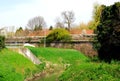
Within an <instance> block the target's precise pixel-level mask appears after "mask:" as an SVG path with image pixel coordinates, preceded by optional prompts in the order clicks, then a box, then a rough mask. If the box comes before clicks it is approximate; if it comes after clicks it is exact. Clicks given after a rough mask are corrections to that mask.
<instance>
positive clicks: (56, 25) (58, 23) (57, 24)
mask: <svg viewBox="0 0 120 81" xmlns="http://www.w3.org/2000/svg"><path fill="white" fill-rule="evenodd" d="M55 27H56V28H64V23H63V22H62V21H61V19H60V18H56V24H55Z"/></svg>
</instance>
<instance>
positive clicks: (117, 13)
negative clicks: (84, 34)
mask: <svg viewBox="0 0 120 81" xmlns="http://www.w3.org/2000/svg"><path fill="white" fill-rule="evenodd" d="M97 40H98V42H97V45H98V55H99V58H100V59H102V60H105V61H109V62H110V61H111V60H112V59H117V60H120V2H117V3H115V4H114V5H111V6H104V9H103V10H102V13H101V17H100V23H99V25H98V26H97Z"/></svg>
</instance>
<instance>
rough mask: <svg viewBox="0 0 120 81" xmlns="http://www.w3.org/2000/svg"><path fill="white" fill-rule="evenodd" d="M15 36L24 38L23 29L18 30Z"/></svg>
mask: <svg viewBox="0 0 120 81" xmlns="http://www.w3.org/2000/svg"><path fill="white" fill-rule="evenodd" d="M15 36H24V30H23V29H22V27H20V28H19V29H17V30H16V32H15Z"/></svg>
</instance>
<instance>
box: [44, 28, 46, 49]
mask: <svg viewBox="0 0 120 81" xmlns="http://www.w3.org/2000/svg"><path fill="white" fill-rule="evenodd" d="M45 47H46V28H45V27H44V48H45Z"/></svg>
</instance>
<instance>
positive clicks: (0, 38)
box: [0, 36, 5, 50]
mask: <svg viewBox="0 0 120 81" xmlns="http://www.w3.org/2000/svg"><path fill="white" fill-rule="evenodd" d="M3 48H5V37H4V36H0V50H1V49H3Z"/></svg>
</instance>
